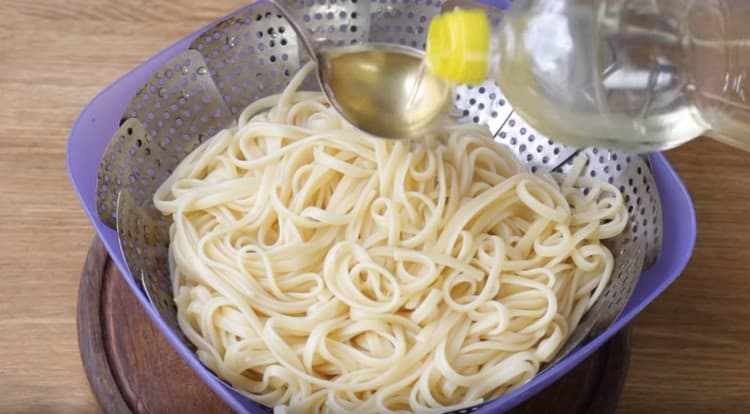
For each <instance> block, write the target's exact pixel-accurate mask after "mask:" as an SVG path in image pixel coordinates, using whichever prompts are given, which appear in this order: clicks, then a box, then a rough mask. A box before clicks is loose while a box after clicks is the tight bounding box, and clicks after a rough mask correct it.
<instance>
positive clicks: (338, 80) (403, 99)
mask: <svg viewBox="0 0 750 414" xmlns="http://www.w3.org/2000/svg"><path fill="white" fill-rule="evenodd" d="M272 3H273V4H274V5H275V6H276V7H277V8H278V9H279V11H280V12H281V14H282V15H283V16H284V17H285V18H286V19H287V20H288V21H289V24H290V25H291V26H292V28H293V29H294V31H295V32H296V34H297V36H298V37H299V39H300V41H301V42H302V44H303V45H304V47H305V49H306V51H307V53H308V54H309V55H310V56H311V57H312V59H313V60H315V61H316V62H317V63H318V70H317V74H318V82H319V83H320V88H321V90H322V91H323V93H324V94H325V95H326V97H327V98H328V100H329V101H330V103H331V105H332V106H333V108H334V109H336V110H337V111H338V112H339V113H340V114H341V115H342V116H343V117H344V119H346V120H347V121H349V122H350V123H352V124H353V125H354V126H355V127H357V128H359V129H361V130H363V131H365V132H367V133H369V134H371V135H374V136H377V137H380V138H419V137H420V136H422V135H423V134H424V133H425V132H428V131H429V130H430V129H431V128H433V127H435V126H436V125H437V124H439V123H440V122H441V121H442V120H443V119H445V117H446V116H447V114H448V113H449V111H450V109H451V108H452V107H453V88H452V85H451V84H450V83H449V82H446V81H444V80H442V79H440V78H438V77H436V76H434V75H432V74H431V73H429V71H427V70H426V68H425V67H424V64H423V61H424V59H423V56H424V53H423V52H422V51H421V50H417V49H414V48H410V47H406V46H401V45H396V44H384V43H368V44H358V45H353V46H343V47H322V48H315V47H314V46H313V44H312V42H311V41H310V39H309V37H308V36H307V34H306V31H305V30H304V28H303V27H302V26H300V25H299V23H298V22H297V21H296V20H295V19H294V18H293V17H292V16H293V15H292V14H291V13H290V12H289V10H287V8H286V7H285V6H284V5H283V4H281V2H280V1H278V0H272Z"/></svg>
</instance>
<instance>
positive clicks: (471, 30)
mask: <svg viewBox="0 0 750 414" xmlns="http://www.w3.org/2000/svg"><path fill="white" fill-rule="evenodd" d="M489 52H490V21H489V19H488V18H487V15H485V14H484V13H483V12H481V11H478V10H456V11H452V12H448V13H445V14H443V15H440V16H438V17H436V18H434V19H433V20H432V22H430V29H429V30H428V31H427V47H426V50H425V58H426V63H427V68H428V69H429V70H430V71H431V72H432V73H433V74H435V75H436V76H439V77H441V78H443V79H447V80H451V81H454V82H457V83H479V82H482V81H484V80H485V79H487V76H488V73H487V72H488V71H489V56H488V55H489Z"/></svg>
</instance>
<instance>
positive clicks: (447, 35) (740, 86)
mask: <svg viewBox="0 0 750 414" xmlns="http://www.w3.org/2000/svg"><path fill="white" fill-rule="evenodd" d="M426 63H427V67H428V68H429V69H430V70H432V71H433V72H434V73H435V74H437V75H438V76H441V77H444V78H446V79H450V80H453V81H455V82H460V83H472V82H477V81H480V80H484V79H487V78H489V77H492V78H494V79H495V80H496V81H497V82H498V85H499V86H500V88H501V89H502V91H503V93H504V94H505V95H506V96H507V98H508V100H509V101H510V103H511V104H512V105H513V107H514V109H515V110H516V111H517V112H519V113H520V114H521V116H523V117H524V118H525V119H526V120H527V122H529V124H531V125H532V126H534V127H535V128H536V129H538V130H539V131H540V132H542V133H544V134H545V135H548V136H549V137H550V138H552V139H555V140H558V141H560V142H564V143H566V144H569V145H573V146H578V147H583V146H591V145H595V146H601V147H611V148H620V149H625V150H631V151H652V150H663V149H668V148H671V147H674V146H677V145H679V144H681V143H684V142H686V141H688V140H691V139H693V138H696V137H698V136H701V135H707V136H710V137H713V138H716V139H718V140H720V141H723V142H726V143H729V144H732V145H735V146H737V147H740V148H743V149H747V150H750V0H515V1H514V2H513V3H512V5H511V6H510V8H509V9H508V10H506V11H504V12H503V17H502V19H501V20H500V23H498V24H496V25H493V24H491V23H490V21H489V19H488V18H487V17H486V16H485V15H484V13H483V12H480V11H475V10H457V11H452V12H447V13H445V14H443V15H441V16H439V17H437V18H435V19H434V20H433V22H432V23H431V26H430V30H429V32H428V41H427V58H426Z"/></svg>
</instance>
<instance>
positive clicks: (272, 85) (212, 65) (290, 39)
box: [190, 6, 307, 117]
mask: <svg viewBox="0 0 750 414" xmlns="http://www.w3.org/2000/svg"><path fill="white" fill-rule="evenodd" d="M190 47H191V49H194V50H196V51H197V52H200V54H202V55H203V57H204V59H205V62H206V67H205V68H204V69H203V70H204V71H205V70H208V73H210V75H211V77H212V78H213V80H214V81H215V82H216V87H217V89H218V90H219V93H220V94H221V97H222V98H223V100H224V102H225V103H226V105H227V107H228V108H229V111H230V112H231V114H232V116H235V117H236V116H237V115H238V114H239V112H240V111H242V109H244V108H245V107H246V106H247V105H249V104H250V103H251V102H253V101H255V100H257V99H259V98H262V97H263V96H266V95H269V94H273V93H278V92H280V91H281V90H282V89H284V86H286V84H287V83H288V82H289V79H290V78H291V76H292V75H293V74H294V73H295V72H296V70H297V68H299V67H300V57H304V58H306V59H307V56H305V55H304V50H302V49H301V46H300V45H298V42H297V36H296V35H295V34H294V31H293V30H292V27H291V26H290V25H289V23H288V21H287V20H286V19H284V18H283V17H281V15H280V14H279V13H278V11H277V10H276V8H275V7H273V6H265V7H262V8H258V9H254V10H253V11H251V12H248V13H243V14H241V15H238V16H235V17H232V18H229V19H227V20H225V21H223V22H221V23H220V24H219V25H217V26H215V27H213V28H211V29H209V30H208V31H206V32H205V33H203V34H202V35H201V36H199V37H198V38H197V39H196V40H195V41H194V42H193V43H192V44H191V45H190ZM199 71H200V69H199Z"/></svg>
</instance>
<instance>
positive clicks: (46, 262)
mask: <svg viewBox="0 0 750 414" xmlns="http://www.w3.org/2000/svg"><path fill="white" fill-rule="evenodd" d="M245 3H247V1H245V0H222V1H196V0H171V1H168V2H167V1H163V2H152V1H146V0H118V1H114V0H69V1H64V0H38V1H33V2H32V1H25V0H2V1H0V148H2V151H0V191H2V196H0V217H2V221H1V222H0V269H2V278H3V279H2V281H3V285H2V286H3V287H2V289H3V290H2V292H3V294H2V295H1V296H0V297H1V298H2V299H0V332H2V333H1V334H0V393H1V394H2V397H1V398H0V412H2V413H37V412H50V413H88V412H97V411H98V408H97V405H96V401H95V399H94V397H93V396H92V394H91V391H90V389H89V386H88V383H87V381H86V378H85V375H84V372H83V369H82V367H81V363H80V358H79V352H78V345H77V341H76V326H75V310H76V294H77V288H78V277H79V274H80V271H81V267H82V266H83V263H84V259H85V255H86V251H87V249H88V246H89V242H90V241H91V238H92V236H93V231H92V229H91V226H90V225H89V224H88V221H87V219H86V217H85V215H84V213H83V211H82V209H81V207H80V204H79V203H78V200H77V199H76V197H75V194H74V192H73V190H72V189H71V186H70V183H69V180H68V178H67V174H66V171H65V144H66V140H67V135H68V132H69V129H70V126H71V125H72V123H73V120H74V119H75V117H76V115H77V114H78V112H79V111H80V110H81V109H82V108H83V106H84V105H85V104H86V103H87V102H88V101H89V100H90V99H91V98H92V97H93V96H94V95H95V94H96V93H97V92H98V91H100V90H101V89H102V88H104V87H105V86H106V85H108V84H109V83H111V82H112V81H114V80H115V79H117V78H118V77H119V76H121V75H122V74H124V73H125V72H126V71H128V70H129V69H131V68H132V67H134V66H135V65H137V64H139V63H140V62H142V61H143V60H144V59H146V58H148V57H149V56H151V55H153V54H154V53H156V52H157V51H159V50H161V49H163V48H164V47H166V46H168V45H170V44H171V43H173V42H174V41H175V40H177V39H179V38H180V37H182V36H184V35H186V34H188V33H190V32H191V31H193V30H195V29H196V28H197V27H200V26H201V25H203V24H206V23H208V22H210V21H212V20H213V19H215V18H216V17H219V16H221V15H224V14H226V13H227V12H229V11H232V10H234V9H236V8H239V7H241V6H243V5H244V4H245ZM668 156H669V158H670V160H671V161H672V162H673V163H674V165H675V167H676V168H677V170H678V172H679V173H680V175H681V176H682V178H683V179H684V181H685V182H686V184H687V186H688V188H689V190H690V192H691V194H692V196H693V198H694V200H695V203H696V206H697V211H698V222H699V236H698V245H697V248H696V252H695V256H694V258H693V260H692V261H691V263H690V265H689V267H688V269H687V270H686V272H685V274H684V275H683V276H682V277H681V278H680V280H678V281H677V282H676V283H675V284H674V285H673V286H672V287H671V288H670V289H669V290H668V291H667V292H666V293H665V294H664V295H663V296H662V297H660V298H659V299H658V300H657V301H656V302H655V303H654V304H653V305H651V306H650V307H649V308H647V309H646V310H645V311H644V313H643V314H642V315H641V316H640V317H639V318H638V319H637V320H636V323H635V326H634V332H633V334H634V337H633V347H634V348H633V355H632V363H631V371H630V376H629V379H628V382H627V384H626V386H625V392H624V394H623V397H622V399H621V401H620V409H619V412H621V413H626V414H628V413H641V412H659V413H665V414H669V413H717V412H721V413H725V412H750V399H748V398H747V395H750V376H748V374H747V373H748V372H750V345H749V344H750V323H749V322H748V321H750V305H748V303H750V274H749V273H750V218H748V212H750V174H748V168H750V155H748V154H745V153H742V152H739V151H737V150H734V149H731V148H728V147H725V146H722V145H719V144H716V143H713V142H710V141H707V140H699V141H697V142H694V143H691V144H688V145H686V146H685V147H683V148H680V149H677V150H673V151H670V152H669V153H668ZM667 213H668V212H667Z"/></svg>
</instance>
